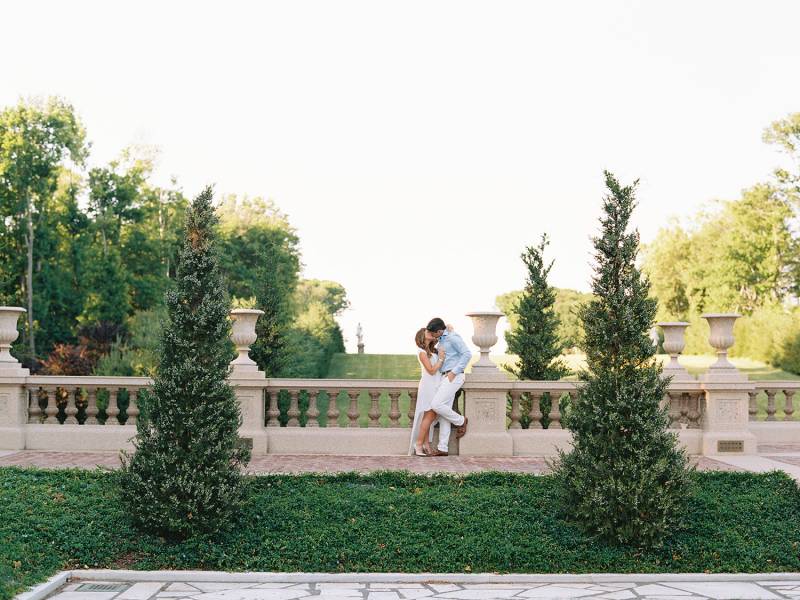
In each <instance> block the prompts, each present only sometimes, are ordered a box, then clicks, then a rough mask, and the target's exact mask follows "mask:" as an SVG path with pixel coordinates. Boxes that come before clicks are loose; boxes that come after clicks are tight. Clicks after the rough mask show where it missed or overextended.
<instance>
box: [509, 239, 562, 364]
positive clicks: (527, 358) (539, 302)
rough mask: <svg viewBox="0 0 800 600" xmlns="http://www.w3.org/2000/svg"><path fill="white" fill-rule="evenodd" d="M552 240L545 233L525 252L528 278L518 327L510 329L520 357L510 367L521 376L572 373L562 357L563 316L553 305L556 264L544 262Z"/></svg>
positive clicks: (514, 349)
mask: <svg viewBox="0 0 800 600" xmlns="http://www.w3.org/2000/svg"><path fill="white" fill-rule="evenodd" d="M548 244H549V240H548V239H547V234H543V235H542V241H541V242H539V245H538V246H528V248H526V250H525V252H524V253H523V254H522V262H524V263H525V266H526V267H527V269H528V278H527V281H526V282H525V289H524V290H523V291H522V296H520V298H519V301H518V303H517V306H516V312H517V315H518V316H519V321H518V323H517V327H516V328H515V329H514V330H513V331H509V332H507V333H506V342H507V343H508V349H509V351H510V352H511V353H513V354H516V355H517V356H518V357H519V358H518V360H517V362H516V364H514V365H513V366H507V367H506V369H507V370H508V371H509V372H510V373H512V374H513V375H515V376H517V377H519V378H520V379H537V380H549V379H561V378H562V377H564V376H565V375H567V374H568V373H569V368H568V367H567V366H566V365H565V364H564V363H563V362H561V361H560V360H558V357H559V356H561V353H562V351H563V350H564V347H563V344H562V343H561V341H560V340H559V338H558V326H559V323H560V320H559V318H558V315H557V314H556V312H555V310H554V308H553V306H554V304H555V302H556V292H555V290H554V289H553V288H552V287H550V285H548V283H547V276H548V275H549V274H550V269H552V268H553V261H550V263H549V264H547V265H545V262H544V251H545V248H547V245H548Z"/></svg>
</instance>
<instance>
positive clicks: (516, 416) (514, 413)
mask: <svg viewBox="0 0 800 600" xmlns="http://www.w3.org/2000/svg"><path fill="white" fill-rule="evenodd" d="M509 394H510V395H511V414H510V415H509V419H511V423H510V424H509V426H508V428H509V429H522V423H520V422H519V420H520V419H521V418H522V413H520V410H519V397H520V396H521V395H522V394H521V393H520V392H514V391H512V392H509Z"/></svg>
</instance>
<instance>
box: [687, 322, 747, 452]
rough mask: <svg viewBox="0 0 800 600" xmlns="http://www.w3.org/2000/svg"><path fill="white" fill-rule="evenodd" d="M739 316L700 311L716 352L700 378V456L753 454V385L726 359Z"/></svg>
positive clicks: (710, 341)
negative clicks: (702, 411) (702, 400)
mask: <svg viewBox="0 0 800 600" xmlns="http://www.w3.org/2000/svg"><path fill="white" fill-rule="evenodd" d="M739 316H740V315H737V314H734V313H721V314H704V315H702V317H703V318H704V319H706V320H707V321H708V324H709V327H710V328H711V333H710V335H709V339H708V341H709V343H710V344H711V345H712V346H713V347H714V349H715V350H716V351H717V356H718V358H717V362H715V363H714V364H713V365H711V367H710V368H709V369H708V372H707V373H705V374H704V375H703V376H702V377H701V378H700V382H701V386H702V389H703V392H704V393H705V400H706V404H705V414H704V415H703V447H702V452H703V454H704V455H713V454H729V453H730V454H755V453H756V437H755V435H753V434H752V433H751V432H750V431H749V430H748V427H749V413H748V408H749V403H750V393H751V392H754V391H755V385H754V384H753V383H751V382H750V381H749V379H748V378H747V376H745V375H744V374H743V373H741V372H740V371H739V370H738V369H737V368H736V367H734V366H733V364H731V362H730V361H729V360H728V348H730V347H731V346H733V342H734V338H733V324H734V323H735V321H736V319H738V318H739Z"/></svg>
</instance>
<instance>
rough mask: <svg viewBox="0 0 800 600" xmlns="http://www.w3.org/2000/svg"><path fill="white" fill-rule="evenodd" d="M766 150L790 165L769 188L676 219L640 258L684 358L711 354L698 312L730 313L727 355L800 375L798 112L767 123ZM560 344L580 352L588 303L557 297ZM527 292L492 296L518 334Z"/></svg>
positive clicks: (760, 186)
mask: <svg viewBox="0 0 800 600" xmlns="http://www.w3.org/2000/svg"><path fill="white" fill-rule="evenodd" d="M764 141H765V142H767V143H769V144H771V145H774V146H776V147H777V148H778V149H779V150H780V151H782V152H783V153H784V154H785V156H786V157H787V158H788V159H789V160H788V164H789V166H788V168H778V169H775V171H774V172H773V174H772V177H771V178H769V179H768V180H767V181H764V182H759V183H756V184H755V185H753V186H752V187H750V188H747V189H745V190H743V191H742V193H741V196H740V197H739V198H736V199H733V200H724V201H715V202H714V203H712V204H711V205H710V206H709V207H707V208H705V209H703V210H701V211H699V212H698V213H697V214H695V215H692V216H691V217H689V218H686V219H684V220H683V221H680V220H678V219H677V218H673V219H672V220H671V221H670V223H669V224H668V225H667V226H666V227H664V228H662V229H660V230H659V232H658V234H657V235H656V237H655V239H654V240H653V241H652V242H651V243H650V244H648V245H646V246H645V247H644V248H643V250H644V255H643V259H642V264H641V266H642V268H643V270H644V271H645V273H647V275H648V276H649V278H650V281H651V284H652V287H651V295H652V296H653V297H654V298H655V299H656V300H657V301H658V312H657V315H656V318H657V320H664V321H669V320H684V321H688V322H690V323H691V325H692V326H691V327H690V328H689V329H688V330H687V344H686V350H685V353H687V354H710V353H712V352H713V349H712V348H711V346H709V345H708V324H707V323H706V322H705V320H704V319H702V318H701V317H700V315H701V314H702V313H704V312H727V311H736V312H739V313H741V314H742V315H743V318H742V319H739V321H738V322H737V324H736V329H735V335H736V344H735V345H734V347H733V348H732V351H731V355H732V356H746V357H749V358H753V359H756V360H761V361H765V362H768V363H771V364H773V365H774V366H776V367H780V368H782V369H784V370H787V371H791V372H794V373H800V306H798V295H800V234H799V233H798V214H800V113H794V114H791V115H789V116H787V117H786V118H785V119H781V120H778V121H776V122H774V123H772V124H771V125H770V126H769V127H768V128H767V129H766V130H765V132H764ZM553 290H554V292H555V300H554V303H553V305H552V310H553V312H554V313H555V314H556V315H557V316H558V325H557V334H558V341H559V344H561V347H563V348H564V349H565V350H567V351H570V350H577V348H578V347H579V346H581V345H582V335H583V334H582V330H581V327H580V325H579V320H578V316H577V314H578V312H577V311H578V309H579V307H580V306H582V305H585V304H586V303H587V302H589V301H590V300H591V298H592V296H591V295H590V294H585V293H581V292H577V291H574V290H567V289H558V288H553ZM522 294H523V291H522V290H519V291H513V292H508V293H506V294H502V295H500V296H498V297H497V299H496V303H497V306H498V307H499V308H500V309H501V310H502V311H503V312H505V313H506V314H507V315H509V324H510V330H511V331H517V330H518V328H519V314H518V307H519V303H520V300H521V298H522Z"/></svg>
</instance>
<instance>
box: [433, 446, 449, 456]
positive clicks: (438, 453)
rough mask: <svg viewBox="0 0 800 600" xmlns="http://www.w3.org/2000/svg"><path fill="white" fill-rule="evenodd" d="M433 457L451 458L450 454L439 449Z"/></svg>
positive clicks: (434, 451) (434, 452)
mask: <svg viewBox="0 0 800 600" xmlns="http://www.w3.org/2000/svg"><path fill="white" fill-rule="evenodd" d="M431 456H450V454H449V453H448V452H442V451H441V450H439V449H438V448H437V449H436V450H433V451H432V452H431Z"/></svg>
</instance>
